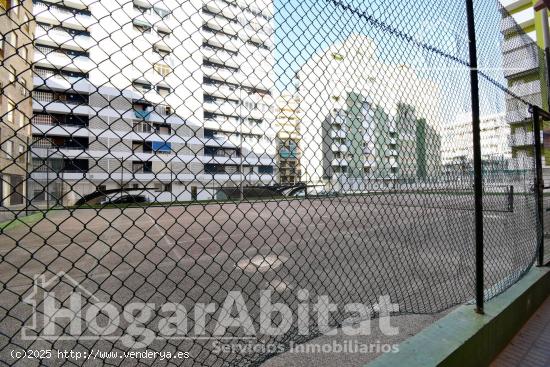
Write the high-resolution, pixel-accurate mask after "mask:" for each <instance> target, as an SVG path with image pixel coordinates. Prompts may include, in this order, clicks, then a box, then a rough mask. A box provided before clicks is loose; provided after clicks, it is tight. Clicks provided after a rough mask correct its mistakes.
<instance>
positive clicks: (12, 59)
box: [0, 0, 34, 209]
mask: <svg viewBox="0 0 550 367" xmlns="http://www.w3.org/2000/svg"><path fill="white" fill-rule="evenodd" d="M31 12H32V0H24V1H16V0H3V1H0V36H1V38H0V89H1V91H2V93H1V95H0V117H1V118H2V125H1V126H0V144H1V150H0V172H1V174H0V207H7V208H9V209H17V208H21V207H23V206H24V204H26V197H27V186H26V184H25V183H26V182H27V173H28V168H29V167H28V165H29V158H28V153H27V151H28V149H27V147H28V145H29V140H30V136H31V135H30V118H31V116H32V106H31V97H30V93H29V90H30V89H32V87H31V86H32V76H31V67H30V64H31V62H32V57H33V48H32V41H33V32H34V24H33V22H32V21H31V19H32V13H31Z"/></svg>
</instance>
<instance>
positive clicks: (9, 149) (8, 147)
mask: <svg viewBox="0 0 550 367" xmlns="http://www.w3.org/2000/svg"><path fill="white" fill-rule="evenodd" d="M6 155H7V156H8V158H13V141H8V142H6Z"/></svg>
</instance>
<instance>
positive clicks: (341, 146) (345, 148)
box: [330, 144, 348, 153]
mask: <svg viewBox="0 0 550 367" xmlns="http://www.w3.org/2000/svg"><path fill="white" fill-rule="evenodd" d="M330 148H331V150H332V151H333V152H342V153H347V151H348V146H347V145H345V144H332V145H331V146H330Z"/></svg>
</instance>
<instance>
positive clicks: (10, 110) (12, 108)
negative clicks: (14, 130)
mask: <svg viewBox="0 0 550 367" xmlns="http://www.w3.org/2000/svg"><path fill="white" fill-rule="evenodd" d="M14 113H15V104H14V103H13V102H9V101H8V112H7V113H6V119H7V122H9V123H10V124H13V115H14Z"/></svg>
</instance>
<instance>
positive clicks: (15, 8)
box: [11, 0, 19, 16]
mask: <svg viewBox="0 0 550 367" xmlns="http://www.w3.org/2000/svg"><path fill="white" fill-rule="evenodd" d="M11 13H12V14H13V15H15V16H18V15H19V0H11Z"/></svg>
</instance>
